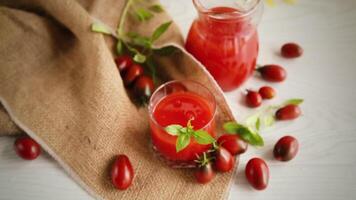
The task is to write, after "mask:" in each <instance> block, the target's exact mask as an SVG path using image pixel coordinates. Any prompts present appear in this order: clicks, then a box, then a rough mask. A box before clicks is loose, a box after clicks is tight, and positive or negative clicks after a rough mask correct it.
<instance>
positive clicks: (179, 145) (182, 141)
mask: <svg viewBox="0 0 356 200" xmlns="http://www.w3.org/2000/svg"><path fill="white" fill-rule="evenodd" d="M189 143H190V135H189V134H186V133H181V134H180V135H178V138H177V142H176V151H177V152H180V151H181V150H183V149H185V148H186V147H187V146H188V145H189Z"/></svg>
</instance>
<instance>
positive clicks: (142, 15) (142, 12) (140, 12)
mask: <svg viewBox="0 0 356 200" xmlns="http://www.w3.org/2000/svg"><path fill="white" fill-rule="evenodd" d="M135 14H136V17H137V18H138V20H140V21H146V20H149V19H151V18H152V17H153V14H152V13H151V12H150V11H148V10H146V9H144V8H138V9H136V11H135Z"/></svg>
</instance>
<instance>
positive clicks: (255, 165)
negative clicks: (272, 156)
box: [245, 158, 269, 190]
mask: <svg viewBox="0 0 356 200" xmlns="http://www.w3.org/2000/svg"><path fill="white" fill-rule="evenodd" d="M245 175H246V178H247V180H248V182H249V183H250V184H251V186H252V187H254V188H255V189H256V190H263V189H265V188H266V187H267V185H268V180H269V169H268V166H267V164H266V163H265V161H263V160H262V159H260V158H252V159H251V160H249V161H248V162H247V165H246V168H245Z"/></svg>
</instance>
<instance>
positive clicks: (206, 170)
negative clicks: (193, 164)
mask: <svg viewBox="0 0 356 200" xmlns="http://www.w3.org/2000/svg"><path fill="white" fill-rule="evenodd" d="M194 176H195V179H196V180H197V181H198V183H201V184H205V183H208V182H210V181H211V180H213V178H214V177H215V172H214V170H213V167H212V165H211V163H207V164H205V165H203V166H199V167H198V168H197V169H196V170H195V172H194Z"/></svg>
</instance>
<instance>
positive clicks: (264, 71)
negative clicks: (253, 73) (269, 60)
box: [257, 65, 287, 82]
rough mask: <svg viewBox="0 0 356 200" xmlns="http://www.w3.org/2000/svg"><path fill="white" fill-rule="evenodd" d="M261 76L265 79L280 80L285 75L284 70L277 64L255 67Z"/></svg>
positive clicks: (282, 79) (284, 77)
mask: <svg viewBox="0 0 356 200" xmlns="http://www.w3.org/2000/svg"><path fill="white" fill-rule="evenodd" d="M257 71H258V72H260V73H261V76H262V78H263V79H264V80H266V81H271V82H281V81H284V79H286V77H287V72H286V70H285V69H284V68H283V67H281V66H279V65H265V66H262V67H259V68H257Z"/></svg>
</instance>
